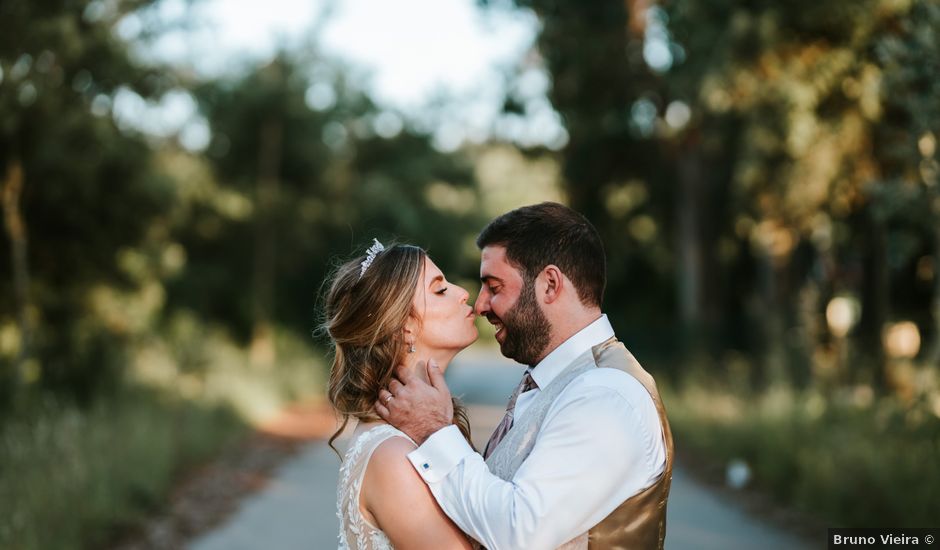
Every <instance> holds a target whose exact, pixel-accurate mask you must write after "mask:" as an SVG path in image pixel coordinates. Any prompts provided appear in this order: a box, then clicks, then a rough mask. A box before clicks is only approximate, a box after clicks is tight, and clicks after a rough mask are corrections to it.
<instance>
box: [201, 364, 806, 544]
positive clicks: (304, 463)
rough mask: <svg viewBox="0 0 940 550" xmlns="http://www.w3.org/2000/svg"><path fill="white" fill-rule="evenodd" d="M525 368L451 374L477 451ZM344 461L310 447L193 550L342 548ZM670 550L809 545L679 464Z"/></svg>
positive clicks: (461, 367)
mask: <svg viewBox="0 0 940 550" xmlns="http://www.w3.org/2000/svg"><path fill="white" fill-rule="evenodd" d="M521 376H522V369H521V367H518V366H517V365H515V364H513V363H509V362H506V361H505V360H503V359H502V358H500V359H493V358H492V356H490V355H488V354H485V353H482V352H473V351H472V350H470V351H468V352H467V353H465V354H464V355H462V356H461V358H460V359H458V361H456V362H455V364H454V365H453V368H451V369H448V372H447V378H448V383H449V385H450V386H451V388H452V389H453V391H454V393H455V394H459V395H461V396H462V397H463V399H464V401H465V402H467V403H469V404H471V406H470V414H471V417H472V418H473V420H474V422H473V423H474V441H475V442H476V443H477V446H478V448H480V447H481V446H482V444H483V443H485V441H486V439H487V437H489V433H490V429H491V427H492V426H495V425H496V423H497V422H498V421H499V419H500V418H501V417H502V405H503V404H504V403H505V401H506V398H507V397H508V396H509V394H510V393H511V392H512V389H513V387H514V386H515V384H516V383H518V380H519V378H520V377H521ZM338 468H339V459H338V458H337V456H336V455H335V454H334V453H333V451H332V450H331V449H330V448H329V447H327V445H326V443H324V442H315V443H311V444H310V445H308V446H307V447H306V448H305V449H304V450H303V451H302V452H300V453H299V454H298V455H296V456H295V457H293V458H292V459H291V460H289V461H288V462H287V463H286V464H284V465H283V466H281V468H279V470H278V471H277V473H276V476H275V477H274V479H273V480H272V482H271V483H270V485H268V486H267V487H266V488H265V489H264V490H263V491H261V492H260V493H257V494H255V495H253V496H252V497H250V498H248V499H246V500H245V501H244V502H243V503H242V505H241V507H240V508H239V510H238V511H237V512H236V513H235V514H234V515H233V516H232V517H231V518H229V520H228V521H227V522H226V523H224V524H223V525H221V526H220V527H219V528H217V529H216V530H214V531H212V532H209V533H207V534H205V535H203V536H202V537H199V538H198V539H196V540H194V541H192V543H191V544H190V546H189V548H190V549H191V550H256V549H258V550H261V549H263V550H301V549H304V550H310V549H314V550H319V549H327V548H335V547H336V535H337V533H338V530H339V522H338V520H337V518H336V476H337V470H338ZM668 526H669V527H668V536H667V537H666V548H667V549H668V550H712V549H714V550H719V549H721V550H737V549H741V550H744V549H752V548H760V549H761V550H778V549H779V550H791V549H796V548H805V547H807V543H806V542H805V541H803V540H801V539H799V538H796V537H794V536H792V535H790V534H788V533H786V532H783V531H781V530H779V529H777V528H775V527H773V526H771V525H768V524H766V523H764V522H763V521H761V520H759V519H757V518H754V517H751V516H749V515H748V514H747V513H746V512H745V511H743V510H741V509H740V508H739V507H738V506H736V504H735V503H734V502H730V501H728V500H727V499H725V498H723V497H722V496H720V495H717V494H715V493H714V492H712V491H710V490H709V489H708V488H706V487H704V486H702V485H701V484H699V483H698V482H696V481H695V480H693V479H691V478H690V477H689V476H688V475H687V474H686V472H685V471H684V470H683V469H682V468H681V467H677V468H675V470H674V478H673V484H672V493H671V495H670V498H669V516H668Z"/></svg>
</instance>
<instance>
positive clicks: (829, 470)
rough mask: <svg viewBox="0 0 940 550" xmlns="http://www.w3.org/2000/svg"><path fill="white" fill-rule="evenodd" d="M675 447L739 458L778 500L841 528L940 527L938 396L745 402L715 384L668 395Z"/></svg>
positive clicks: (769, 395)
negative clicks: (939, 495) (903, 398)
mask: <svg viewBox="0 0 940 550" xmlns="http://www.w3.org/2000/svg"><path fill="white" fill-rule="evenodd" d="M663 393H664V397H663V398H664V401H665V403H666V406H667V409H668V411H669V418H670V422H671V425H672V428H673V431H674V434H675V441H676V446H677V448H680V449H682V450H685V451H691V453H692V454H694V455H697V456H702V457H705V458H706V459H707V460H710V461H718V462H720V463H722V464H727V463H728V462H730V461H732V460H736V459H737V460H743V461H744V462H745V463H747V465H748V466H749V467H750V470H751V472H752V474H753V483H754V484H755V485H756V486H757V487H758V488H759V489H761V490H763V491H766V492H769V493H770V494H771V495H773V496H774V497H775V498H776V499H777V500H778V501H779V502H781V503H783V504H785V505H788V506H790V507H792V508H794V509H797V510H799V511H801V512H804V513H806V514H811V515H812V516H814V517H815V518H817V519H819V520H820V521H821V522H822V523H825V524H827V525H831V526H844V527H877V526H892V527H933V526H938V525H940V499H938V498H937V495H938V494H940V392H938V391H937V389H936V388H921V391H920V392H919V393H918V394H917V395H913V396H910V397H909V398H908V399H905V400H902V399H900V398H897V397H883V398H876V397H874V396H873V395H872V393H871V392H870V390H868V388H867V387H857V388H849V389H844V390H841V391H838V392H834V393H832V394H830V395H826V396H823V395H822V394H821V393H819V392H816V391H813V390H808V391H803V392H795V391H792V390H790V389H787V388H783V387H779V388H776V389H773V390H770V391H768V392H766V393H764V394H761V395H748V394H747V393H745V392H742V391H734V390H731V389H729V387H728V386H724V387H721V386H720V385H718V384H714V383H702V382H701V380H699V381H697V382H691V381H689V382H687V383H685V384H682V385H680V386H679V389H678V390H675V389H673V390H666V391H664V392H663Z"/></svg>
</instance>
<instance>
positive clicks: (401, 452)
mask: <svg viewBox="0 0 940 550" xmlns="http://www.w3.org/2000/svg"><path fill="white" fill-rule="evenodd" d="M416 448H417V447H416V446H415V444H414V443H413V442H412V441H411V440H410V439H407V438H405V437H401V436H393V437H390V438H388V439H386V440H385V441H383V442H382V443H380V444H379V446H378V447H376V449H375V451H374V452H373V453H372V458H370V459H369V465H368V466H367V467H366V478H367V479H369V478H371V480H374V481H384V482H387V481H390V480H389V479H386V478H388V477H390V476H392V477H394V480H401V479H402V477H406V478H416V481H418V482H420V483H421V485H424V482H423V481H422V480H421V478H420V476H418V472H416V471H415V470H414V467H413V466H412V465H411V462H409V460H408V453H410V452H411V451H413V450H415V449H416ZM404 473H408V474H410V475H408V476H402V474H404ZM394 480H391V481H394Z"/></svg>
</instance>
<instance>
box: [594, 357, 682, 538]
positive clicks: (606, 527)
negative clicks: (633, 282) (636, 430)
mask: <svg viewBox="0 0 940 550" xmlns="http://www.w3.org/2000/svg"><path fill="white" fill-rule="evenodd" d="M591 351H592V352H593V353H594V360H595V362H596V363H597V366H598V367H608V368H615V369H619V370H622V371H624V372H626V373H627V374H629V375H630V376H632V377H634V378H636V380H637V381H638V382H639V383H640V384H642V385H643V387H644V388H646V391H648V392H649V394H650V396H651V397H652V398H653V403H654V404H655V405H656V412H658V413H659V423H660V425H661V426H662V428H663V441H664V442H665V445H666V467H665V469H664V470H663V473H662V475H661V476H660V477H659V479H658V480H656V482H655V483H653V484H652V485H651V486H649V487H647V488H646V489H644V490H643V491H641V492H639V493H637V494H635V495H633V496H632V497H630V498H629V499H627V500H626V501H624V503H623V504H621V505H620V506H618V507H617V509H616V510H614V511H613V512H611V513H610V515H608V516H607V517H606V518H604V519H603V520H602V521H601V522H600V523H598V524H597V525H595V526H594V527H592V528H591V529H590V530H589V531H588V548H589V549H591V550H617V549H647V548H658V549H661V548H662V547H663V542H664V541H665V539H666V501H667V500H668V499H669V487H670V486H671V485H672V459H673V445H672V430H671V429H670V428H669V420H668V419H667V418H666V409H665V408H664V407H663V402H662V400H661V399H660V397H659V391H658V390H657V389H656V382H655V381H654V380H653V377H652V376H650V374H649V373H648V372H646V371H645V370H644V369H643V367H641V366H640V364H639V363H638V362H637V361H636V359H634V358H633V355H631V354H630V352H629V351H627V349H626V348H625V347H624V346H623V344H621V343H620V342H618V341H617V340H616V339H613V338H611V339H610V340H607V341H606V342H604V343H602V344H600V345H597V346H594V348H593V349H592V350H591Z"/></svg>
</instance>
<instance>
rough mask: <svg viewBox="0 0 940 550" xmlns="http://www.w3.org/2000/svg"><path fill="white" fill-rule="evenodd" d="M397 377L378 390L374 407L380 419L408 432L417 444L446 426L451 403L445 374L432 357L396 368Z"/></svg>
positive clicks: (450, 415) (451, 409) (448, 420)
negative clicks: (409, 365) (429, 359)
mask: <svg viewBox="0 0 940 550" xmlns="http://www.w3.org/2000/svg"><path fill="white" fill-rule="evenodd" d="M395 375H396V377H397V378H393V379H392V381H391V382H389V385H388V388H385V389H383V390H381V391H380V392H379V399H378V401H376V402H375V410H376V412H377V413H378V414H379V416H380V417H382V419H383V420H385V421H386V422H388V423H389V424H391V425H392V426H395V427H396V428H398V429H399V430H401V431H403V432H405V433H406V434H408V437H410V438H411V439H413V440H414V441H415V443H417V444H418V445H420V444H422V443H424V441H425V440H426V439H427V438H428V437H430V436H431V434H433V433H434V432H436V431H438V430H440V429H441V428H444V427H446V426H449V425H451V424H452V423H453V419H454V405H453V401H452V400H451V396H450V390H449V389H448V388H447V384H446V383H445V382H444V373H443V372H441V369H440V368H439V367H438V366H437V364H436V363H435V362H434V361H433V360H431V361H428V362H427V363H425V362H424V361H419V362H418V363H417V365H415V366H413V367H408V366H406V365H401V366H399V367H398V368H397V369H396V373H395Z"/></svg>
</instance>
